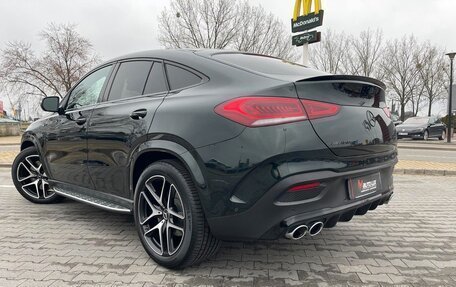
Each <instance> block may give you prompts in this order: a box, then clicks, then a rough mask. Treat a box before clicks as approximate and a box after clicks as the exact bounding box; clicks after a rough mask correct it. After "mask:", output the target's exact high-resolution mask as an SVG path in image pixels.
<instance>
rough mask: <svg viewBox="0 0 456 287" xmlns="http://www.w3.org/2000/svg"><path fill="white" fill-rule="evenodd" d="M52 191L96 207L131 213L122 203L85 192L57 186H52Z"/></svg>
mask: <svg viewBox="0 0 456 287" xmlns="http://www.w3.org/2000/svg"><path fill="white" fill-rule="evenodd" d="M53 191H54V192H55V193H56V194H58V195H61V196H64V197H68V198H70V199H74V200H76V201H80V202H83V203H87V204H90V205H93V206H96V207H99V208H102V209H105V210H109V211H114V212H120V213H131V210H130V209H128V208H126V207H124V206H122V205H119V204H117V203H113V202H111V201H107V200H105V199H100V198H97V197H93V196H90V195H86V194H81V193H78V192H74V191H69V190H62V189H61V188H57V187H54V188H53Z"/></svg>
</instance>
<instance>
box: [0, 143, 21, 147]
mask: <svg viewBox="0 0 456 287" xmlns="http://www.w3.org/2000/svg"><path fill="white" fill-rule="evenodd" d="M13 145H15V146H20V145H21V144H20V143H0V146H13Z"/></svg>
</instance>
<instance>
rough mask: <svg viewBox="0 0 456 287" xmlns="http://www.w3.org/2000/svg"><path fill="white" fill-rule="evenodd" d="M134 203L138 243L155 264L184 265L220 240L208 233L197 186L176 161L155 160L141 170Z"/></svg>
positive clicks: (212, 251) (214, 249)
mask: <svg viewBox="0 0 456 287" xmlns="http://www.w3.org/2000/svg"><path fill="white" fill-rule="evenodd" d="M134 206H135V207H134V216H135V224H136V228H137V231H138V234H139V238H140V240H141V243H142V245H143V246H144V248H145V249H146V251H147V253H148V254H149V256H150V257H151V258H152V259H153V260H154V261H155V262H157V263H158V264H160V265H162V266H164V267H168V268H174V269H178V268H183V267H186V266H190V265H193V264H196V263H199V262H201V261H203V260H204V259H206V258H207V257H209V256H211V255H213V254H215V253H216V252H217V250H218V248H219V245H220V242H219V240H217V239H216V238H215V237H213V236H212V234H211V233H210V230H209V227H208V225H207V222H206V219H205V217H204V213H203V210H202V208H201V204H200V201H199V197H198V194H197V190H196V188H195V186H194V184H193V181H192V179H191V177H190V175H189V173H188V172H187V170H186V169H185V168H184V167H183V166H182V165H181V164H180V163H179V162H178V161H175V160H163V161H158V162H155V163H153V164H151V165H150V166H149V167H147V168H146V169H145V170H144V171H143V173H142V174H141V176H140V178H139V180H138V183H137V185H136V189H135V202H134Z"/></svg>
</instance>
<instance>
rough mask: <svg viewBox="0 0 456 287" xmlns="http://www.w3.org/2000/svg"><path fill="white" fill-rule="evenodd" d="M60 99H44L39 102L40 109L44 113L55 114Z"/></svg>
mask: <svg viewBox="0 0 456 287" xmlns="http://www.w3.org/2000/svg"><path fill="white" fill-rule="evenodd" d="M59 105H60V98H59V97H46V98H44V99H43V100H42V101H41V108H42V109H43V111H46V112H53V113H56V112H58V111H59Z"/></svg>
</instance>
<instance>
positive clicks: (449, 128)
mask: <svg viewBox="0 0 456 287" xmlns="http://www.w3.org/2000/svg"><path fill="white" fill-rule="evenodd" d="M447 55H448V56H449V57H450V93H449V95H448V96H449V98H448V135H447V143H451V138H452V136H453V132H452V130H451V124H452V113H453V111H452V99H453V60H454V56H455V55H456V53H449V54H447Z"/></svg>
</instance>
